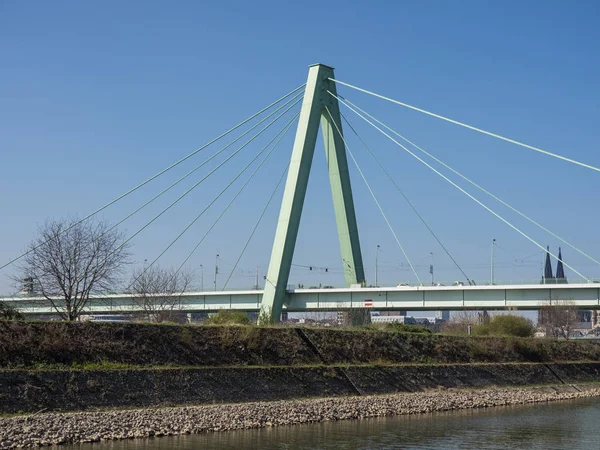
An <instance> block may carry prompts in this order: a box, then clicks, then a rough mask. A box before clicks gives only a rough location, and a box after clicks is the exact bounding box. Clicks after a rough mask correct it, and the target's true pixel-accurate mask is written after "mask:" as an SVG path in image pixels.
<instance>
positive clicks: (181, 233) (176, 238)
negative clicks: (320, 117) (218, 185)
mask: <svg viewBox="0 0 600 450" xmlns="http://www.w3.org/2000/svg"><path fill="white" fill-rule="evenodd" d="M292 106H293V105H292ZM299 115H300V113H297V114H295V115H294V117H292V119H290V120H289V121H288V122H287V123H286V124H285V125H284V126H283V128H282V129H281V130H280V131H279V132H278V133H277V134H276V135H275V136H274V137H273V138H272V139H271V140H270V141H269V142H268V143H267V144H266V145H265V146H264V147H263V148H262V149H261V150H260V151H259V152H258V153H257V154H256V155H255V156H254V157H253V158H252V160H250V162H248V164H246V166H244V168H243V169H242V170H240V171H239V172H238V174H237V175H236V176H235V177H234V178H233V179H232V180H231V181H230V182H229V183H228V184H227V185H226V186H225V187H224V188H223V189H222V190H221V191H220V192H219V193H218V194H217V196H216V197H215V198H214V199H213V200H211V202H210V203H209V204H208V205H207V206H206V207H205V208H204V209H203V210H202V211H201V212H200V213H199V214H198V215H196V217H194V219H193V220H192V221H191V222H190V223H189V224H188V225H187V226H186V227H185V228H184V229H183V230H182V231H181V232H180V233H179V234H178V235H177V236H176V237H175V239H173V240H172V241H171V242H170V243H169V245H167V247H166V248H165V249H164V250H163V251H162V252H161V253H160V254H159V255H158V256H157V257H156V258H155V259H154V260H153V261H152V262H151V263H150V264H149V265H148V266H147V267H146V268H145V269H144V271H143V272H142V273H141V274H140V277H141V276H142V275H143V274H144V273H145V272H146V271H147V270H148V269H150V267H152V266H153V265H154V264H155V263H156V262H157V261H158V260H159V259H160V257H161V256H163V255H164V254H165V253H166V252H167V251H168V250H169V249H170V248H171V247H172V246H173V245H174V244H175V243H176V242H177V241H178V240H179V239H180V238H181V237H182V236H183V235H184V234H185V233H186V232H187V231H188V230H189V229H190V228H191V227H192V226H193V225H194V224H195V223H196V222H197V221H198V219H200V217H202V215H204V213H205V212H206V211H207V210H208V209H209V208H210V207H211V206H212V205H213V204H214V203H215V202H216V201H217V200H218V199H219V198H220V197H221V195H223V194H224V193H225V192H226V191H227V190H228V189H229V188H230V187H231V186H232V185H233V183H235V182H236V181H237V180H238V178H240V177H241V176H242V175H243V174H244V172H246V170H248V168H249V167H250V166H251V165H252V164H253V163H254V162H255V161H256V160H257V159H258V158H260V156H261V155H262V154H263V153H264V152H265V151H266V150H267V149H268V148H269V147H270V146H271V144H272V143H273V142H274V141H276V140H277V138H279V137H280V136H281V137H283V134H284V133H285V132H286V131H287V130H288V129H289V127H290V126H291V125H292V123H293V122H294V121H295V120H296V118H297V117H298V116H299ZM273 150H275V146H273V148H272V149H271V151H270V152H269V153H268V154H267V156H266V158H265V159H264V160H263V161H262V162H261V163H260V165H259V166H258V168H260V167H261V166H262V164H263V163H264V162H265V161H266V159H267V158H268V157H269V156H270V155H271V153H272V152H273ZM258 168H257V169H256V170H255V171H254V172H253V173H252V175H251V177H250V178H249V179H248V182H249V181H250V179H251V178H252V176H254V174H255V173H256V172H257V171H258ZM248 182H246V183H245V184H244V186H243V187H245V186H246V185H247V184H248ZM178 270H179V269H178ZM138 278H139V277H138ZM134 283H135V281H134Z"/></svg>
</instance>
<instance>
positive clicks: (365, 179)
mask: <svg viewBox="0 0 600 450" xmlns="http://www.w3.org/2000/svg"><path fill="white" fill-rule="evenodd" d="M328 92H329V91H328ZM325 110H326V111H327V114H329V117H330V119H331V122H332V123H333V125H334V126H335V129H336V130H337V132H338V135H339V136H340V138H341V139H342V141H343V142H344V146H345V147H346V150H347V151H348V154H349V155H350V157H351V158H352V161H354V165H356V168H357V169H358V173H359V174H360V176H361V177H362V179H363V181H364V182H365V184H366V186H367V189H368V190H369V192H370V193H371V197H373V200H375V204H376V205H377V208H379V212H380V213H381V215H382V216H383V219H384V220H385V222H386V224H387V226H388V228H389V229H390V231H391V232H392V235H393V236H394V239H395V240H396V243H397V244H398V246H399V247H400V250H401V251H402V254H403V255H404V257H405V258H406V261H408V264H409V265H410V268H411V269H412V271H413V273H414V274H415V277H416V278H417V280H418V281H419V284H420V285H421V286H423V283H422V282H421V279H420V278H419V275H418V274H417V272H416V270H415V269H414V267H413V265H412V263H411V262H410V258H409V257H408V254H407V253H406V251H405V250H404V247H403V246H402V244H401V243H400V240H399V239H398V236H397V235H396V232H395V231H394V228H393V227H392V225H391V224H390V221H389V220H388V218H387V216H386V215H385V212H384V211H383V208H382V207H381V205H380V204H379V201H378V200H377V197H376V196H375V193H374V192H373V190H372V189H371V186H370V185H369V182H368V181H367V178H366V177H365V175H364V173H363V171H362V170H361V168H360V166H359V164H358V161H357V160H356V158H355V157H354V154H353V153H352V151H351V150H350V147H348V143H347V142H346V139H345V138H344V135H343V134H342V131H341V130H340V128H339V127H338V124H337V123H336V122H335V120H334V118H333V116H332V115H331V111H329V108H328V107H327V106H326V107H325Z"/></svg>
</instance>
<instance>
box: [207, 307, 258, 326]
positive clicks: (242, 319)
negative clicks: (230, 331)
mask: <svg viewBox="0 0 600 450" xmlns="http://www.w3.org/2000/svg"><path fill="white" fill-rule="evenodd" d="M204 323H205V324H208V325H250V318H249V317H248V316H247V315H246V313H245V312H242V311H234V310H231V309H224V310H221V311H219V312H218V313H217V314H215V315H213V316H210V317H207V318H206V319H205V320H204Z"/></svg>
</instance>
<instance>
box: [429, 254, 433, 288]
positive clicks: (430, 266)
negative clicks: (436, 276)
mask: <svg viewBox="0 0 600 450" xmlns="http://www.w3.org/2000/svg"><path fill="white" fill-rule="evenodd" d="M429 256H430V258H431V263H430V264H429V273H430V274H431V285H432V286H433V252H429Z"/></svg>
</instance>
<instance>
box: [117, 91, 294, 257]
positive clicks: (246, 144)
mask: <svg viewBox="0 0 600 450" xmlns="http://www.w3.org/2000/svg"><path fill="white" fill-rule="evenodd" d="M300 101H301V99H300V100H297V101H296V102H295V103H294V104H292V105H291V106H289V107H288V108H287V109H286V110H285V111H283V112H282V113H281V114H279V115H278V116H277V117H276V118H275V119H273V120H272V121H271V122H269V123H268V124H267V125H265V126H264V127H263V128H262V129H261V130H260V131H259V132H258V133H256V134H255V135H254V136H252V137H251V138H250V139H248V140H247V141H246V142H245V143H244V144H242V146H241V147H239V148H238V149H237V150H236V151H235V152H233V153H232V154H231V155H229V156H228V157H227V158H225V159H224V160H223V161H222V162H220V163H219V164H218V165H217V166H216V167H215V168H214V169H213V170H211V171H210V172H208V173H207V174H206V175H205V176H204V177H202V178H201V179H200V181H198V182H196V184H194V185H193V186H192V187H191V188H189V189H188V190H187V191H185V192H184V193H183V194H181V195H180V196H179V197H177V198H176V199H175V200H174V201H173V202H172V203H171V204H170V205H169V206H167V207H166V208H164V209H163V210H162V211H161V212H160V213H158V214H157V215H156V216H154V217H153V218H152V219H150V221H149V222H147V223H146V224H145V225H144V226H143V227H141V228H140V229H138V230H137V231H136V232H135V233H133V235H131V236H130V237H128V238H127V239H126V240H125V241H123V243H121V245H119V246H118V247H117V248H116V249H115V251H117V250H119V249H121V248H122V247H123V246H124V245H126V244H127V243H128V242H129V241H131V240H132V239H133V238H134V237H136V236H137V235H138V234H140V233H141V232H142V231H143V230H145V229H146V228H147V227H148V226H150V225H151V224H152V223H153V222H154V221H155V220H156V219H158V218H159V217H160V216H162V215H163V214H164V213H165V212H167V211H168V210H169V209H171V208H172V207H173V206H175V205H176V204H177V203H179V201H180V200H181V199H182V198H184V197H185V196H186V195H188V194H189V193H190V192H192V191H193V190H194V189H196V188H197V187H198V186H199V185H200V184H201V183H202V182H203V181H204V180H206V179H207V178H208V177H210V176H211V175H212V174H213V173H215V172H216V171H217V170H219V169H220V168H221V167H222V166H223V165H224V164H225V163H227V162H228V161H229V160H230V159H231V158H233V157H234V156H235V155H237V154H238V153H239V152H241V151H242V150H243V149H244V148H245V147H246V146H248V145H249V144H250V143H251V142H252V141H254V139H256V138H257V137H258V136H260V135H261V134H262V133H263V132H265V131H266V130H267V129H268V128H269V127H270V126H271V125H273V124H274V123H275V122H277V121H278V120H279V119H280V118H281V117H282V116H284V115H285V114H286V113H287V112H288V111H289V110H290V109H292V108H293V107H294V106H296V105H297V104H298V103H299V102H300Z"/></svg>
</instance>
